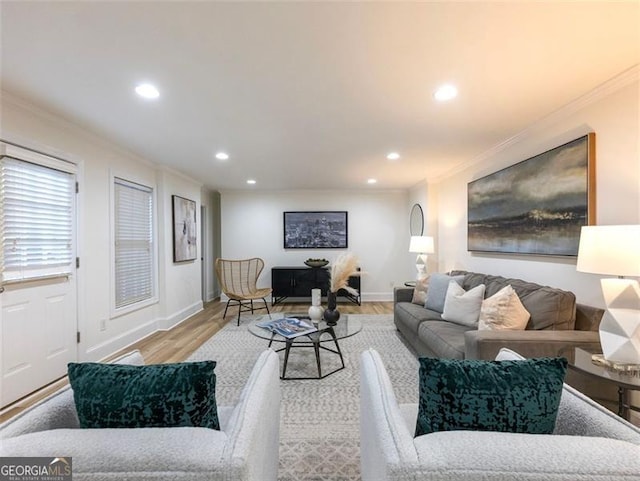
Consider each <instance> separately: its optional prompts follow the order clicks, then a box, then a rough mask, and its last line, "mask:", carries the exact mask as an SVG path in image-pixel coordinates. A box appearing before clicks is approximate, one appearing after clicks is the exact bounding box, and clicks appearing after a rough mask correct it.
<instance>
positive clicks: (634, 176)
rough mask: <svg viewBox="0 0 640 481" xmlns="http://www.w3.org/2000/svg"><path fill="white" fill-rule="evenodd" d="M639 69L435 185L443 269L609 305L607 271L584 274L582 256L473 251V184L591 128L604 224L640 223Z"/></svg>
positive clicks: (599, 211) (599, 210)
mask: <svg viewBox="0 0 640 481" xmlns="http://www.w3.org/2000/svg"><path fill="white" fill-rule="evenodd" d="M639 89H640V84H639V82H638V70H636V71H635V73H634V74H633V76H632V77H631V78H629V77H626V78H622V79H616V80H615V81H614V82H611V83H610V84H608V85H605V86H603V87H601V88H600V89H598V91H596V92H594V93H592V94H591V95H589V96H587V97H585V98H583V99H579V100H578V101H577V102H576V103H574V104H572V105H570V106H567V108H565V109H563V110H562V111H559V112H556V113H554V114H553V115H552V116H550V117H549V118H547V119H545V120H543V121H541V122H540V123H539V124H537V125H534V126H532V127H530V128H529V129H527V131H526V132H524V134H523V135H520V136H518V137H517V141H516V142H513V143H509V144H508V146H507V147H506V148H504V149H502V150H500V151H497V152H495V153H494V154H493V155H491V156H489V157H488V158H487V159H483V161H482V162H481V163H479V164H477V165H474V166H471V167H469V168H467V169H465V170H463V171H461V172H459V173H457V174H455V175H452V176H451V177H449V178H447V179H445V180H442V181H441V182H439V183H438V184H437V185H434V186H433V187H434V188H435V189H437V197H438V201H437V204H438V232H439V242H438V245H439V249H438V252H437V255H438V259H439V268H440V270H441V271H446V270H449V269H452V268H460V269H466V270H470V271H477V272H485V273H490V274H498V275H504V276H511V277H519V278H522V279H526V280H530V281H533V282H538V283H542V284H546V285H550V286H554V287H559V288H563V289H567V290H570V291H572V292H574V293H575V294H576V297H577V299H578V302H580V303H584V304H590V305H595V306H600V307H603V306H604V300H603V299H602V294H601V290H600V283H599V279H600V276H597V275H593V274H583V273H579V272H576V268H575V267H576V266H575V259H574V258H571V259H562V258H554V257H543V256H513V255H488V254H484V255H483V254H472V253H469V252H467V246H466V242H467V183H468V182H470V181H472V180H475V179H477V178H480V177H482V176H484V175H487V174H490V173H492V172H495V171H497V170H499V169H501V168H503V167H506V166H509V165H512V164H514V163H516V162H519V161H521V160H524V159H527V158H529V157H532V156H534V155H536V154H539V153H542V152H544V151H546V150H548V149H550V148H553V147H556V146H558V145H561V144H563V143H565V142H568V141H570V140H573V139H575V138H578V137H580V136H582V135H584V134H586V133H588V132H595V134H596V190H597V194H596V211H597V223H598V224H639V223H640V150H639V146H638V142H639V134H640V123H639V107H640V103H639V101H640V96H639Z"/></svg>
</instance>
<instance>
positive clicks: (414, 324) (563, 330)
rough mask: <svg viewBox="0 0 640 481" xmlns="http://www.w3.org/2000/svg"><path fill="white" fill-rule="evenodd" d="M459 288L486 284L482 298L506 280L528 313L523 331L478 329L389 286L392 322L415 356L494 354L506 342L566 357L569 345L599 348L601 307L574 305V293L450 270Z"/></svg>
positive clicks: (532, 353) (528, 353) (528, 352)
mask: <svg viewBox="0 0 640 481" xmlns="http://www.w3.org/2000/svg"><path fill="white" fill-rule="evenodd" d="M450 274H451V275H464V279H463V281H462V287H463V288H464V289H465V290H469V289H471V288H473V287H475V286H478V285H480V284H484V285H485V286H486V290H485V298H487V297H490V296H492V295H493V294H495V293H496V292H498V291H499V290H500V289H502V288H503V287H505V286H507V285H511V286H512V287H513V289H515V291H516V293H517V294H518V297H519V298H520V301H521V302H522V304H523V305H524V307H525V308H526V309H527V311H529V313H530V314H531V318H530V319H529V323H528V324H527V327H526V329H525V330H524V331H479V330H477V328H474V327H469V326H464V325H461V324H455V323H453V322H449V321H445V320H443V319H442V313H440V312H436V311H432V310H429V309H426V308H425V307H423V306H421V305H417V304H413V303H412V302H411V300H412V297H413V288H396V289H395V290H394V316H393V317H394V322H395V325H396V327H397V329H398V331H400V333H401V334H402V337H404V339H405V340H406V341H407V343H408V344H409V345H411V347H413V348H414V349H415V351H416V352H417V353H418V355H421V356H432V357H440V358H453V359H465V358H466V359H494V358H495V357H496V355H497V354H498V352H499V351H500V348H502V347H507V348H509V349H512V350H514V351H516V352H518V353H520V354H521V355H523V356H525V357H541V356H558V355H563V356H568V355H570V352H571V351H572V350H571V349H570V348H572V347H582V348H585V349H595V350H599V349H600V338H599V336H598V327H599V325H600V319H601V318H602V315H603V313H604V311H603V310H602V309H599V308H595V307H590V306H585V305H581V304H576V298H575V295H574V294H573V293H571V292H567V291H563V290H561V289H556V288H552V287H547V286H541V285H538V284H534V283H532V282H527V281H523V280H521V279H507V278H505V277H500V276H493V275H488V274H480V273H475V272H466V271H452V272H451V273H450Z"/></svg>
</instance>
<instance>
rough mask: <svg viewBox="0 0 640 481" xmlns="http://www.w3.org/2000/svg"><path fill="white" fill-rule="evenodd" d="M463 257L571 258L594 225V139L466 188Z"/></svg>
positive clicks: (561, 148) (568, 145)
mask: <svg viewBox="0 0 640 481" xmlns="http://www.w3.org/2000/svg"><path fill="white" fill-rule="evenodd" d="M467 201H468V229H467V246H468V250H469V251H476V252H500V253H513V254H535V255H552V256H577V255H578V243H579V241H580V228H581V227H582V226H583V225H590V224H595V134H594V133H590V134H587V135H585V136H583V137H580V138H579V139H576V140H573V141H571V142H568V143H566V144H564V145H561V146H559V147H556V148H554V149H551V150H549V151H547V152H544V153H542V154H539V155H536V156H535V157H531V158H529V159H527V160H523V161H522V162H519V163H517V164H515V165H512V166H510V167H507V168H505V169H502V170H500V171H498V172H495V173H493V174H490V175H488V176H486V177H482V178H480V179H478V180H474V181H473V182H470V183H469V184H468V198H467Z"/></svg>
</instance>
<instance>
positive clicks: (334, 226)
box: [283, 211, 349, 249]
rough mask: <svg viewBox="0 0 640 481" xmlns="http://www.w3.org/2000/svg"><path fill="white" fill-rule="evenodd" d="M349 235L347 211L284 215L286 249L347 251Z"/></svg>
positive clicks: (304, 212)
mask: <svg viewBox="0 0 640 481" xmlns="http://www.w3.org/2000/svg"><path fill="white" fill-rule="evenodd" d="M348 233H349V224H348V213H347V211H300V212H284V213H283V234H284V248H285V249H346V248H347V247H348V245H349V235H348Z"/></svg>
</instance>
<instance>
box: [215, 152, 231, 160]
mask: <svg viewBox="0 0 640 481" xmlns="http://www.w3.org/2000/svg"><path fill="white" fill-rule="evenodd" d="M228 158H229V154H227V153H226V152H218V153H217V154H216V159H218V160H227V159H228Z"/></svg>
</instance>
